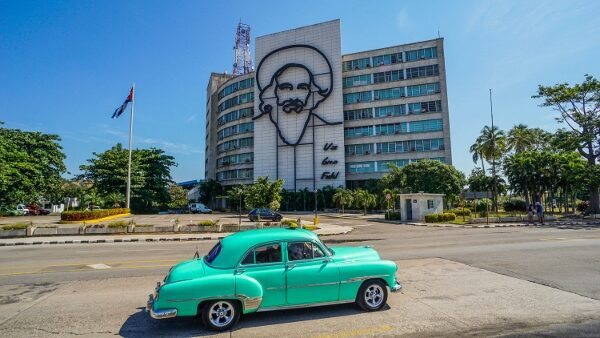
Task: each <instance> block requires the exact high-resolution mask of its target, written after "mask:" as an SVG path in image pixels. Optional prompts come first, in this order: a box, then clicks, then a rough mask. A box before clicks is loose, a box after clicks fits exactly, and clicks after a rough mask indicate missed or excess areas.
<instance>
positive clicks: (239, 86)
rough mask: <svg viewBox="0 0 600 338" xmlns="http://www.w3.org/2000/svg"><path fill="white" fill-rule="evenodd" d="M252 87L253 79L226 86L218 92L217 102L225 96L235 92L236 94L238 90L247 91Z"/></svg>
mask: <svg viewBox="0 0 600 338" xmlns="http://www.w3.org/2000/svg"><path fill="white" fill-rule="evenodd" d="M253 86H254V78H249V79H246V80H242V81H239V82H236V83H232V84H230V85H228V86H227V87H225V88H223V89H222V90H221V91H220V92H219V95H218V97H219V100H220V99H222V98H224V97H225V96H227V95H231V94H233V93H235V92H237V91H238V90H242V89H247V88H250V87H253Z"/></svg>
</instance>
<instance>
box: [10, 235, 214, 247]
mask: <svg viewBox="0 0 600 338" xmlns="http://www.w3.org/2000/svg"><path fill="white" fill-rule="evenodd" d="M223 238H225V236H219V237H214V238H213V237H174V238H168V237H160V238H125V239H123V238H116V239H95V240H94V239H91V240H88V239H81V240H79V239H75V240H68V241H35V242H14V243H0V247H2V246H24V245H52V244H101V243H134V242H179V241H181V242H184V241H185V242H187V241H209V240H218V239H223Z"/></svg>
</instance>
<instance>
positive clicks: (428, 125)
mask: <svg viewBox="0 0 600 338" xmlns="http://www.w3.org/2000/svg"><path fill="white" fill-rule="evenodd" d="M408 130H409V132H410V133H427V132H431V131H442V130H443V124H442V120H441V119H436V120H423V121H413V122H410V123H409V126H408Z"/></svg>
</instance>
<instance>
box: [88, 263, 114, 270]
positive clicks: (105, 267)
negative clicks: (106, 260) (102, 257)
mask: <svg viewBox="0 0 600 338" xmlns="http://www.w3.org/2000/svg"><path fill="white" fill-rule="evenodd" d="M88 266H89V267H90V268H92V269H97V270H104V269H110V265H106V264H102V263H98V264H90V265H88Z"/></svg>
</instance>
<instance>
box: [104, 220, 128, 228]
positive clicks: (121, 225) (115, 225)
mask: <svg viewBox="0 0 600 338" xmlns="http://www.w3.org/2000/svg"><path fill="white" fill-rule="evenodd" d="M128 225H129V222H125V221H116V222H112V223H109V224H108V227H109V228H126V227H127V226H128Z"/></svg>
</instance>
